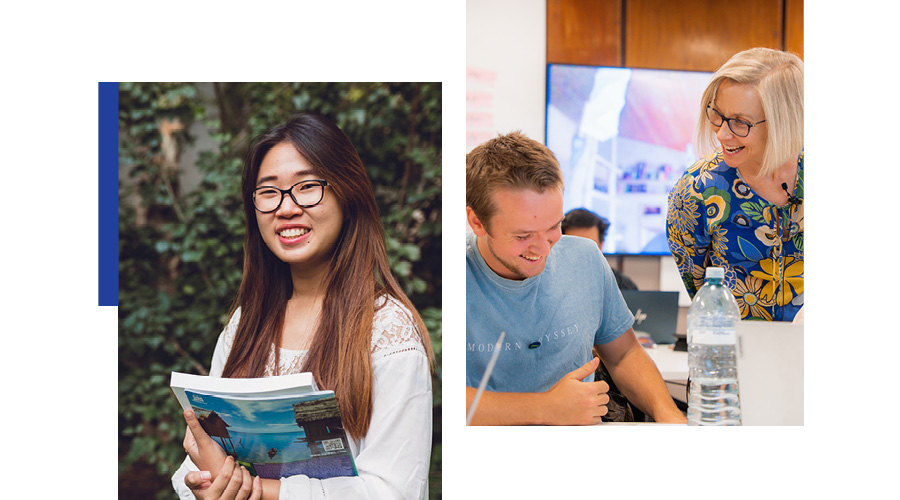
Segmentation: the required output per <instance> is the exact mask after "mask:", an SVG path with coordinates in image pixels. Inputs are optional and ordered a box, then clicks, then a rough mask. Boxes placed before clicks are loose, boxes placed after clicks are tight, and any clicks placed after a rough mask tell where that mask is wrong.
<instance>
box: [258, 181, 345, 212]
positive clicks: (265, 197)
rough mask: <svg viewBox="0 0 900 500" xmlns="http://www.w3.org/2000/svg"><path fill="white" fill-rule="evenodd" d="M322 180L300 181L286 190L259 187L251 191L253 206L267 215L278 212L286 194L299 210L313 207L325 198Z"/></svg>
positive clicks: (324, 184) (324, 182) (326, 182)
mask: <svg viewBox="0 0 900 500" xmlns="http://www.w3.org/2000/svg"><path fill="white" fill-rule="evenodd" d="M327 185H328V181H326V180H324V179H311V180H306V181H300V182H298V183H296V184H294V185H293V186H291V187H289V188H287V189H281V188H278V187H275V186H260V187H258V188H256V189H254V190H253V206H254V207H255V208H256V210H257V211H259V212H261V213H264V214H267V213H271V212H274V211H276V210H278V209H279V208H280V207H281V203H282V202H283V201H284V195H286V194H288V195H290V196H291V199H292V200H294V203H296V204H297V205H298V206H299V207H300V208H309V207H314V206H316V205H318V204H319V203H321V202H322V198H324V197H325V186H327Z"/></svg>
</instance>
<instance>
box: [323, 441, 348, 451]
mask: <svg viewBox="0 0 900 500" xmlns="http://www.w3.org/2000/svg"><path fill="white" fill-rule="evenodd" d="M322 449H323V450H325V451H340V450H343V449H344V442H343V441H341V440H340V439H326V440H324V441H322Z"/></svg>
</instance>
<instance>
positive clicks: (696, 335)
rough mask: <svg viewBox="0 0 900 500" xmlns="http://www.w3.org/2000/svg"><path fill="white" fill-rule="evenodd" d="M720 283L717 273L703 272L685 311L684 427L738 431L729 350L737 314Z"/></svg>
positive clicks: (732, 352)
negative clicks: (686, 381)
mask: <svg viewBox="0 0 900 500" xmlns="http://www.w3.org/2000/svg"><path fill="white" fill-rule="evenodd" d="M724 277H725V271H724V270H723V269H722V268H721V267H707V268H706V284H704V285H703V287H702V288H700V290H699V291H698V292H697V294H696V295H695V296H694V301H693V303H691V308H690V309H689V310H688V317H687V338H688V367H689V369H690V396H689V398H688V425H741V405H740V399H739V397H738V379H737V358H736V355H735V347H734V346H735V341H736V338H737V334H736V333H735V326H736V325H737V323H738V321H740V318H741V312H740V310H739V309H738V306H737V302H735V300H734V295H733V294H732V293H731V290H730V289H729V288H728V287H727V286H725V285H724V284H723V283H722V279H723V278H724Z"/></svg>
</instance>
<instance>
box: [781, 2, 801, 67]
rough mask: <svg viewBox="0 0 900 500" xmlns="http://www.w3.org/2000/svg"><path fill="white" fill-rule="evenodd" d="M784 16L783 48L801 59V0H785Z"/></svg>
mask: <svg viewBox="0 0 900 500" xmlns="http://www.w3.org/2000/svg"><path fill="white" fill-rule="evenodd" d="M784 17H785V19H784V50H790V51H791V52H793V53H795V54H797V55H798V56H800V59H803V0H786V1H785V4H784Z"/></svg>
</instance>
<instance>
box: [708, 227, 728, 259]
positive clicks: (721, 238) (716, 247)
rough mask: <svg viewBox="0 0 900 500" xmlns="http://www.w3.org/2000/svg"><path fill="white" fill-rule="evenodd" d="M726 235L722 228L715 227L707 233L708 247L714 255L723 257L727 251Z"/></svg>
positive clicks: (726, 232)
mask: <svg viewBox="0 0 900 500" xmlns="http://www.w3.org/2000/svg"><path fill="white" fill-rule="evenodd" d="M726 234H728V231H726V230H725V228H724V227H722V226H716V227H714V228H712V229H711V230H710V232H709V239H710V246H711V247H712V251H713V253H715V254H716V255H719V256H721V255H725V251H726V250H727V245H726V244H727V243H728V238H726V237H725V235H726Z"/></svg>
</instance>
